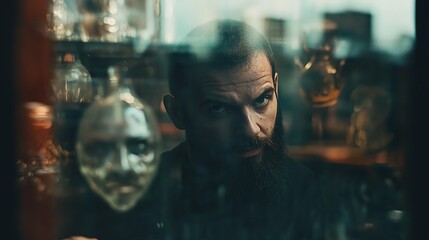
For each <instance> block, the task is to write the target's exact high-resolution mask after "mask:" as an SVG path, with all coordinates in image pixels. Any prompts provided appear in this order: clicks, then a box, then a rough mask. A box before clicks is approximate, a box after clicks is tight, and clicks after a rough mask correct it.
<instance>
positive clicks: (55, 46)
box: [5, 0, 427, 240]
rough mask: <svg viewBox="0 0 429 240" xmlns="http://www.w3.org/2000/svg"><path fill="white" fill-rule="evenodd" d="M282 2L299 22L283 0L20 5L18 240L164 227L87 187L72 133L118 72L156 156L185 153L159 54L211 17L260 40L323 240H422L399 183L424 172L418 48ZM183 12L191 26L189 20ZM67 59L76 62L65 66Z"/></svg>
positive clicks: (363, 19)
mask: <svg viewBox="0 0 429 240" xmlns="http://www.w3.org/2000/svg"><path fill="white" fill-rule="evenodd" d="M287 2H288V4H289V5H290V8H289V9H295V10H297V11H298V12H299V14H294V13H293V11H292V10H289V9H288V7H287V6H285V5H284V3H280V2H279V1H269V3H262V1H252V3H246V2H245V1H238V2H237V3H236V4H232V3H231V4H226V3H225V1H221V2H219V3H215V1H210V4H209V6H210V7H212V9H211V11H208V10H207V8H206V7H202V6H200V5H199V3H196V2H193V1H190V0H188V1H185V2H184V3H182V4H181V3H179V1H174V0H137V1H132V0H111V1H102V0H100V1H94V0H76V1H70V0H69V1H68V0H50V1H34V2H33V1H28V0H24V1H21V2H20V3H21V4H20V6H19V7H17V6H14V8H15V9H16V10H17V11H16V12H15V13H18V12H19V13H20V15H19V16H20V17H15V19H16V21H15V22H16V23H17V24H16V25H17V27H16V29H18V30H16V32H17V39H16V40H13V41H16V42H17V44H16V46H17V47H16V48H15V52H13V53H11V54H12V55H13V56H14V57H15V58H16V62H13V63H12V66H14V68H15V69H17V71H16V73H13V74H14V75H13V76H15V79H16V81H15V83H16V84H15V85H14V86H15V88H16V94H15V95H14V96H10V94H9V95H7V97H10V98H13V99H15V102H14V106H16V109H17V110H16V112H17V114H16V115H14V114H13V111H12V113H10V114H11V115H13V116H16V119H17V120H18V121H17V131H13V132H10V135H12V136H13V139H15V141H16V142H17V144H16V146H17V147H16V148H13V149H12V150H16V151H12V153H11V154H13V155H12V156H11V158H15V161H14V166H13V167H12V166H11V165H12V164H9V167H10V168H11V169H13V171H14V172H16V175H10V176H7V177H9V178H13V179H14V180H13V181H11V180H10V179H9V181H10V182H16V185H12V186H16V188H15V189H14V190H11V189H10V188H6V190H7V191H10V192H11V193H12V195H15V196H16V198H15V200H17V201H16V202H17V203H18V204H17V205H16V206H15V208H11V209H12V211H14V212H13V213H11V214H15V215H16V216H19V217H16V218H15V219H17V220H16V221H15V222H14V223H16V226H15V228H11V230H12V231H16V232H17V233H16V234H15V233H12V234H15V236H16V235H20V239H63V238H67V237H70V236H73V235H82V236H88V237H97V238H99V239H136V238H139V237H141V236H143V235H144V233H142V232H144V231H145V229H149V228H153V229H159V231H160V232H161V231H162V229H163V222H162V221H159V222H142V219H144V218H145V217H147V216H148V215H150V216H152V215H156V214H157V213H159V212H162V211H163V210H165V209H162V207H161V209H158V208H157V207H155V206H158V205H160V204H157V203H154V202H153V199H154V198H152V197H153V196H144V197H141V196H140V195H139V196H138V198H137V199H135V201H136V202H133V204H130V205H129V206H128V207H127V208H123V209H122V210H123V211H122V210H121V208H120V207H118V206H120V204H119V205H118V204H116V205H115V203H112V201H110V202H109V199H108V198H107V197H106V198H103V197H100V191H99V192H97V191H96V190H94V185H95V184H94V183H92V185H91V181H87V180H88V178H85V176H84V175H83V174H82V171H81V169H80V167H81V165H82V162H79V154H78V151H77V149H76V143H77V142H78V139H79V136H78V135H79V126H80V123H81V122H82V119H83V116H84V115H85V112H86V111H87V110H88V108H89V106H91V105H93V104H94V103H99V102H102V100H103V99H105V98H106V96H107V95H109V94H108V92H109V91H110V90H109V79H110V80H111V78H112V75H110V76H109V69H112V67H117V68H120V69H122V70H123V71H122V73H123V75H121V78H122V77H123V78H124V79H125V78H126V79H129V80H130V81H131V83H132V86H133V87H132V93H133V94H134V97H135V98H136V99H141V102H142V103H143V105H145V106H147V108H149V109H150V112H151V114H152V112H153V119H154V122H156V123H154V124H148V125H150V126H149V127H148V129H149V130H148V131H149V132H150V131H151V129H152V130H154V131H156V132H158V131H159V133H160V140H159V146H157V147H159V151H160V152H163V151H166V150H169V149H171V148H173V147H174V146H176V145H177V144H179V143H181V142H182V141H183V140H184V139H185V134H184V132H183V131H180V130H178V129H177V128H176V127H175V126H174V124H173V123H172V122H171V120H170V119H169V117H168V115H167V113H166V110H165V109H164V107H163V102H162V97H163V95H164V94H167V93H168V92H169V89H168V77H169V76H168V72H169V65H168V64H169V54H170V53H171V52H172V51H173V50H174V49H175V47H176V46H177V44H178V43H179V42H180V39H181V37H183V35H184V34H185V33H186V32H187V31H188V30H190V29H191V28H192V27H191V26H192V25H197V23H203V22H205V21H207V20H209V19H211V18H212V17H213V18H234V19H237V20H242V21H246V22H247V23H249V24H251V25H253V26H255V28H257V29H258V30H260V31H261V32H262V33H263V34H264V35H265V37H266V38H267V39H268V41H269V42H270V44H271V47H272V49H273V52H274V55H275V59H276V64H277V71H278V74H279V78H280V82H279V104H280V106H281V111H282V113H281V114H282V115H283V126H284V128H285V130H286V144H287V151H288V154H289V155H290V156H291V157H292V158H294V159H296V160H297V161H299V162H301V163H302V164H303V165H305V166H307V167H308V168H310V169H311V170H312V171H313V172H314V173H315V175H316V177H317V178H318V180H319V182H320V184H321V186H322V192H323V196H324V198H325V200H326V203H327V204H326V209H325V211H326V215H327V228H326V232H324V233H323V235H324V236H325V238H326V239H327V240H331V239H332V240H334V239H378V240H382V239H410V237H415V236H416V235H418V234H419V231H420V230H419V228H417V227H415V226H414V225H413V224H414V223H415V221H418V220H422V219H421V218H417V216H418V215H416V214H413V211H416V208H415V207H414V208H412V207H410V205H412V204H413V201H415V194H414V195H413V193H412V191H414V190H416V189H415V188H411V187H409V186H410V184H417V183H416V182H415V180H416V179H415V178H412V177H410V176H412V175H413V174H417V175H418V174H422V171H419V170H416V166H420V165H419V164H420V163H416V162H417V161H423V159H422V157H419V156H418V155H419V153H420V154H422V153H423V149H417V146H413V143H415V142H416V141H418V140H423V137H422V135H421V134H422V132H420V134H419V131H420V129H426V128H427V127H425V126H422V128H420V125H419V126H416V125H415V124H417V123H418V124H424V125H426V124H425V123H422V122H421V121H419V120H418V119H417V117H416V113H415V111H416V109H417V110H421V109H420V107H422V106H423V105H425V104H424V103H422V102H419V100H420V98H421V97H422V96H424V94H421V93H419V92H415V91H416V89H417V88H418V87H416V86H415V85H416V83H415V82H413V81H418V80H420V81H421V79H420V78H421V76H416V74H413V72H414V71H415V69H416V68H417V67H420V68H422V67H423V66H422V63H420V65H418V64H419V61H418V60H421V59H420V58H422V56H421V55H419V54H415V52H413V50H414V51H416V48H417V47H418V46H419V45H418V43H419V39H418V38H415V37H416V36H415V35H414V32H413V31H414V29H411V30H410V29H409V28H407V27H410V26H407V27H405V28H404V29H405V30H406V31H405V32H403V33H399V34H402V35H398V36H396V35H395V36H394V37H390V38H382V37H381V38H378V37H380V35H382V34H383V33H384V31H382V30H380V26H377V25H376V20H377V19H380V18H381V16H384V17H385V15H383V14H384V12H383V10H379V8H378V7H376V5H375V4H374V5H371V4H369V3H368V4H366V5H365V4H364V5H365V6H364V7H361V8H360V7H353V6H351V7H350V9H349V8H348V7H347V6H345V7H343V8H339V7H335V6H334V5H335V4H334V5H332V4H331V5H330V4H328V2H329V1H326V4H325V8H324V9H322V8H318V9H317V11H316V10H314V9H313V10H312V9H310V7H309V6H310V5H311V4H315V2H318V1H311V0H307V1H303V2H302V3H292V1H287ZM332 2H335V1H332ZM417 2H418V1H417ZM270 4H272V5H273V6H275V7H281V8H282V9H286V10H284V11H281V10H278V11H276V10H275V9H273V8H269V7H268V5H270ZM337 4H338V6H339V5H341V6H342V4H340V3H337ZM402 4H403V6H406V7H407V9H408V10H411V12H408V13H407V14H408V15H405V14H404V15H405V16H402V17H403V18H404V19H405V20H404V21H408V22H411V23H413V20H414V19H413V17H414V13H415V11H414V4H415V3H414V2H413V4H411V3H410V2H409V1H402ZM36 5H37V7H36ZM322 5H323V4H322ZM258 6H259V7H260V8H259V9H258ZM261 6H262V7H261ZM410 6H412V7H410ZM193 8H195V13H194V14H193V15H194V18H195V22H192V21H191V20H190V18H191V17H190V16H188V15H189V12H187V11H185V9H193ZM365 8H369V9H370V10H368V11H365V10H362V9H365ZM267 9H269V10H267ZM338 9H340V10H338ZM316 13H317V14H316ZM312 14H316V15H317V17H315V16H316V15H312ZM420 14H421V13H420ZM297 15H299V16H297ZM386 18H387V19H388V20H384V21H387V22H388V21H389V20H390V18H392V16H390V17H386ZM410 18H411V20H410ZM419 21H421V19H420V20H418V19H417V22H416V24H419V23H420V22H419ZM375 26H377V27H375ZM388 27H391V26H390V25H389V26H388ZM411 27H412V28H413V27H414V25H413V24H411ZM422 28H423V29H425V27H422ZM417 31H419V28H417ZM380 39H381V40H380ZM426 40H427V39H426ZM420 41H421V40H420ZM392 42H393V43H392ZM388 44H391V45H392V47H389V45H388ZM413 54H414V55H413ZM423 58H424V56H423ZM416 60H417V61H416ZM65 63H73V64H74V65H73V66H71V67H69V68H70V69H71V70H70V69H68V70H67V69H66V68H65V67H64V66H63V65H64V64H65ZM36 65H37V66H36ZM423 68H424V67H423ZM420 71H423V72H426V71H424V70H422V69H420ZM416 79H417V80H416ZM12 85H13V84H12ZM422 86H427V84H425V85H422ZM418 94H420V95H418ZM5 96H6V95H5ZM124 101H126V100H124ZM136 108H137V109H138V107H136ZM124 111H125V110H124ZM145 111H146V110H145ZM145 111H142V112H144V114H147V112H145ZM149 115H150V114H149ZM144 116H146V115H144ZM13 118H15V117H13ZM113 118H114V117H112V119H113ZM149 118H151V119H152V117H149ZM144 119H146V118H145V117H143V120H144ZM140 120H141V119H140ZM143 120H142V121H143ZM143 122H144V121H143ZM142 131H143V130H142ZM155 135H156V134H155ZM415 136H417V137H416V138H415V139H413V137H415ZM139 146H140V145H139ZM418 147H422V145H421V144H420V145H418ZM423 148H424V147H423ZM157 151H158V150H157ZM412 151H415V152H414V153H413V152H412ZM157 154H158V153H157ZM410 158H414V160H410ZM145 166H146V165H145ZM147 166H148V167H149V166H152V165H150V164H148V165H147ZM13 171H12V172H13ZM407 174H408V175H407ZM407 177H408V178H407ZM421 181H423V179H422V180H421ZM149 182H150V181H149ZM148 184H150V183H148ZM418 184H419V186H422V185H420V184H421V182H420V180H419V182H418ZM143 185H144V184H143ZM142 192H145V191H142ZM13 193H15V194H13ZM101 195H102V194H101ZM141 195H144V194H143V193H142V194H141ZM140 197H141V198H140ZM161 205H162V204H161ZM112 206H113V207H112ZM118 209H119V211H118ZM124 209H125V210H124ZM15 210H16V211H15ZM16 213H19V215H17V214H16ZM152 219H153V218H152ZM410 226H411V227H410ZM413 226H414V228H413ZM417 226H420V225H417ZM149 237H150V236H149ZM153 237H154V239H156V236H153ZM149 239H151V238H149ZM415 239H418V238H415Z"/></svg>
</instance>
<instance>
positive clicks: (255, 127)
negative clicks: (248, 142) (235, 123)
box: [239, 108, 261, 137]
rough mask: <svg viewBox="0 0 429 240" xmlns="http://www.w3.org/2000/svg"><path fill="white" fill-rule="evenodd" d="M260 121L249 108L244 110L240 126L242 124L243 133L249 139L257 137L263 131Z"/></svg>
mask: <svg viewBox="0 0 429 240" xmlns="http://www.w3.org/2000/svg"><path fill="white" fill-rule="evenodd" d="M259 121H261V120H260V119H259V117H258V115H257V114H256V113H255V112H254V111H253V110H252V109H249V108H245V109H244V110H243V118H242V122H241V123H239V124H242V129H243V130H242V131H243V133H244V134H245V136H247V137H255V136H256V135H258V134H259V132H260V131H261V128H260V126H259V124H258V123H259Z"/></svg>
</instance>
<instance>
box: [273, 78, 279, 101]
mask: <svg viewBox="0 0 429 240" xmlns="http://www.w3.org/2000/svg"><path fill="white" fill-rule="evenodd" d="M273 81H274V88H275V90H276V96H277V97H278V96H279V75H278V74H277V73H274V79H273Z"/></svg>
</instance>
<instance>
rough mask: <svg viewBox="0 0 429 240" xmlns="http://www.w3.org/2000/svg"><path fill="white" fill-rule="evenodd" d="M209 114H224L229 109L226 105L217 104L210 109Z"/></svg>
mask: <svg viewBox="0 0 429 240" xmlns="http://www.w3.org/2000/svg"><path fill="white" fill-rule="evenodd" d="M208 111H209V113H211V114H222V113H225V112H227V111H228V108H227V107H226V106H224V105H221V104H217V105H212V106H210V107H209V108H208Z"/></svg>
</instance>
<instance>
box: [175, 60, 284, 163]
mask: <svg viewBox="0 0 429 240" xmlns="http://www.w3.org/2000/svg"><path fill="white" fill-rule="evenodd" d="M201 72H203V73H201V74H198V75H197V77H198V79H197V81H195V82H197V84H196V85H195V87H194V89H193V90H192V96H190V98H188V100H187V102H186V103H187V104H185V106H183V108H184V115H185V129H186V134H187V140H188V142H189V144H190V147H191V153H192V152H193V153H194V154H196V155H198V156H199V158H206V159H207V160H208V161H212V162H216V161H217V160H224V161H225V160H227V159H230V158H231V157H232V158H233V159H237V158H238V159H241V160H245V159H261V158H262V156H263V155H264V152H265V151H264V150H265V147H266V146H265V144H264V143H265V141H266V140H271V139H272V135H273V131H274V126H275V122H276V115H277V92H276V91H277V77H276V79H273V77H272V70H271V65H270V63H269V61H268V58H267V57H266V56H265V54H263V53H255V54H254V56H253V57H252V58H251V60H250V62H248V63H246V64H244V65H243V66H238V67H235V68H231V69H227V70H225V69H223V70H216V69H205V70H204V71H201ZM216 158H221V159H216Z"/></svg>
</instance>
